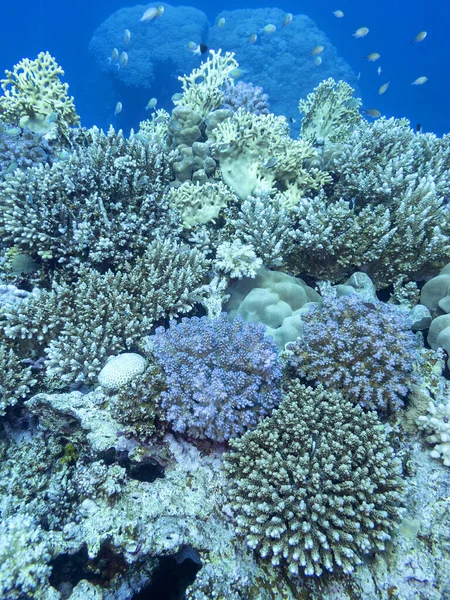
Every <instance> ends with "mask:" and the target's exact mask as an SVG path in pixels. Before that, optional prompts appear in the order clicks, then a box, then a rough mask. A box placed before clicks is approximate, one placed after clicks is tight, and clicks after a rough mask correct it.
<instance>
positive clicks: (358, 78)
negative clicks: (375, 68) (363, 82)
mask: <svg viewBox="0 0 450 600" xmlns="http://www.w3.org/2000/svg"><path fill="white" fill-rule="evenodd" d="M360 79H361V71H359V73H358V75H357V76H356V81H359V80H360Z"/></svg>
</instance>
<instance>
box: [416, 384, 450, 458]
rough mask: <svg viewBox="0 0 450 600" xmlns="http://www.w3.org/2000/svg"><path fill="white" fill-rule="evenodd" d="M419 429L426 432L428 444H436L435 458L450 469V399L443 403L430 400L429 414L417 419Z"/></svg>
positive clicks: (433, 455) (433, 451)
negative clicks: (439, 459)
mask: <svg viewBox="0 0 450 600" xmlns="http://www.w3.org/2000/svg"><path fill="white" fill-rule="evenodd" d="M417 425H418V427H419V429H421V430H422V431H424V432H426V433H427V434H428V435H427V436H426V438H425V439H426V440H427V442H429V443H430V444H434V448H433V450H432V451H431V453H430V454H431V456H432V457H433V458H441V459H442V462H443V463H444V465H445V466H447V467H450V398H449V397H448V396H447V398H445V400H444V399H442V401H441V402H434V401H433V400H430V403H429V404H428V408H427V414H426V415H421V416H419V417H418V419H417Z"/></svg>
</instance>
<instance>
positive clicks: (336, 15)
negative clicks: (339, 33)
mask: <svg viewBox="0 0 450 600" xmlns="http://www.w3.org/2000/svg"><path fill="white" fill-rule="evenodd" d="M333 15H334V16H335V17H337V18H338V19H342V17H343V16H344V13H343V12H342V10H339V9H338V10H333Z"/></svg>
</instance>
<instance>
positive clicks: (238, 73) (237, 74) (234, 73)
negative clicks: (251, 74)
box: [229, 67, 245, 79]
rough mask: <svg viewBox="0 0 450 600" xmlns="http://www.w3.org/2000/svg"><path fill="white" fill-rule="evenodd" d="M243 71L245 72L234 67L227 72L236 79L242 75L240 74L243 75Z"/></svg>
mask: <svg viewBox="0 0 450 600" xmlns="http://www.w3.org/2000/svg"><path fill="white" fill-rule="evenodd" d="M244 73H245V71H244V70H243V69H240V68H239V67H236V68H235V69H232V70H231V71H230V72H229V76H230V77H232V78H233V79H238V77H242V75H244Z"/></svg>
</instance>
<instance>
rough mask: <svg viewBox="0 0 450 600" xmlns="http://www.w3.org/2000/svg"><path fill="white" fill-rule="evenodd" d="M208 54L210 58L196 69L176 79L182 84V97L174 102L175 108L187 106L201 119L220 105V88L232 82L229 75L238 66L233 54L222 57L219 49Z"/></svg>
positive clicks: (221, 95)
mask: <svg viewBox="0 0 450 600" xmlns="http://www.w3.org/2000/svg"><path fill="white" fill-rule="evenodd" d="M209 52H210V55H211V56H210V57H209V58H208V60H206V61H205V62H203V63H202V64H201V65H200V67H199V68H198V69H194V70H193V71H192V73H191V74H190V75H183V77H178V79H179V80H180V81H181V82H182V87H183V96H182V98H180V99H179V100H175V101H174V104H175V105H176V106H178V105H180V104H181V105H183V106H189V107H190V108H191V109H192V110H194V111H195V112H197V113H198V114H199V115H200V116H201V117H202V118H205V117H206V115H207V114H208V113H209V112H210V111H211V110H215V109H216V108H219V106H220V105H221V104H222V101H223V92H222V90H221V87H222V86H223V85H224V84H225V83H232V82H233V78H232V76H231V75H230V73H232V72H233V70H234V69H237V68H238V66H239V65H238V63H237V61H236V60H235V58H234V52H225V54H223V55H222V50H221V49H219V50H218V51H217V52H215V51H214V50H210V51H209Z"/></svg>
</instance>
